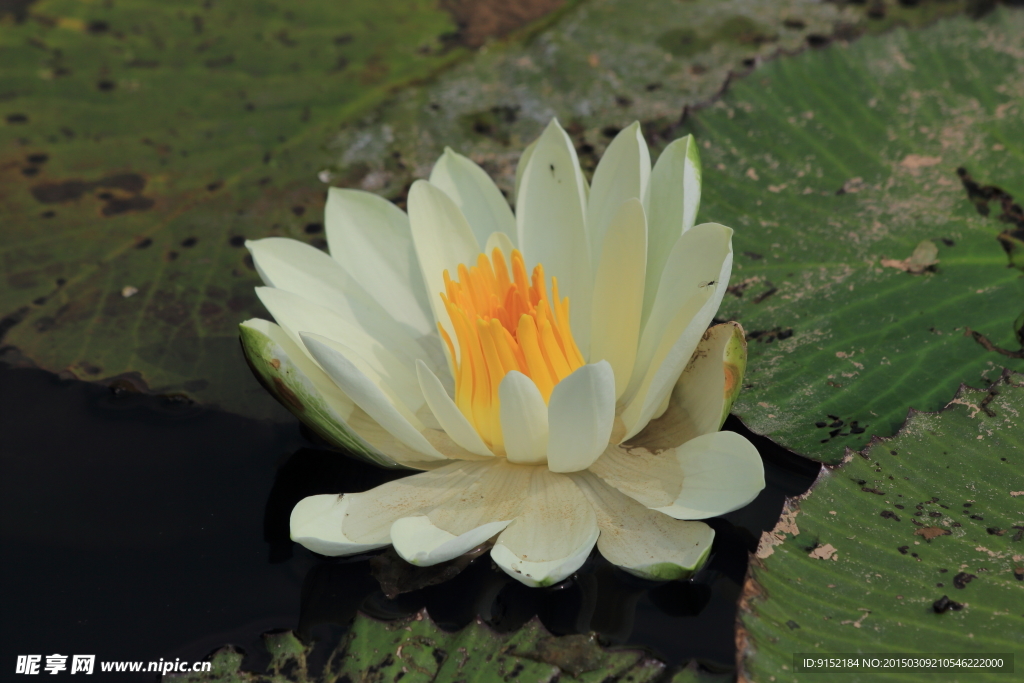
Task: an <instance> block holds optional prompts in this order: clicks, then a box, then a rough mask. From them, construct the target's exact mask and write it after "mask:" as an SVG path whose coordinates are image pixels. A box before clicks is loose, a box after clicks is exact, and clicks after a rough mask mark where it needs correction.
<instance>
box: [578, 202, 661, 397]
mask: <svg viewBox="0 0 1024 683" xmlns="http://www.w3.org/2000/svg"><path fill="white" fill-rule="evenodd" d="M646 259H647V225H646V219H645V218H644V208H643V206H642V205H641V204H640V200H638V199H636V198H630V199H627V200H626V201H625V202H623V203H622V204H621V205H620V206H619V208H618V211H617V212H616V214H615V217H614V218H613V219H612V221H611V223H610V224H609V226H608V232H607V234H606V235H605V239H604V246H603V248H602V250H601V257H600V259H599V260H598V261H597V276H596V277H595V278H594V298H593V302H594V303H593V308H592V311H593V314H592V318H591V321H592V322H591V330H592V332H591V335H590V362H591V363H595V362H597V361H599V360H606V361H608V363H609V364H611V366H612V370H613V371H614V372H615V399H616V400H618V399H619V398H620V397H621V396H622V394H624V393H625V391H626V387H627V385H628V384H629V378H630V376H631V375H632V373H633V363H634V362H635V361H636V348H637V343H638V341H639V339H640V307H641V305H642V304H643V300H644V272H645V271H644V267H645V263H646Z"/></svg>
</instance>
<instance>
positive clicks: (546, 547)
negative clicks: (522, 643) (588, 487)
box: [491, 467, 599, 586]
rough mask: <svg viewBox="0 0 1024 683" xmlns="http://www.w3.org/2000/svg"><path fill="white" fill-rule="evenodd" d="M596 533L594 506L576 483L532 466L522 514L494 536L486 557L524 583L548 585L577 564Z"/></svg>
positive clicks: (584, 559)
mask: <svg viewBox="0 0 1024 683" xmlns="http://www.w3.org/2000/svg"><path fill="white" fill-rule="evenodd" d="M598 534H599V531H598V528H597V518H596V516H595V514H594V508H593V506H591V505H590V503H589V502H587V499H586V498H585V497H584V496H583V494H582V493H581V492H580V490H579V488H578V487H577V486H576V484H575V483H573V481H572V480H571V479H569V478H568V477H567V476H565V475H561V474H555V473H554V472H550V471H549V470H548V469H547V468H546V467H535V468H533V472H532V477H531V480H530V489H529V493H528V494H527V497H526V501H525V503H524V511H523V514H522V515H521V516H520V517H518V518H517V519H516V520H515V522H513V523H512V524H510V525H509V527H508V528H507V529H505V530H504V531H502V532H501V535H500V536H498V542H497V543H496V544H495V545H494V548H493V549H491V559H493V560H494V562H495V564H497V565H498V566H499V567H501V568H502V569H503V570H504V571H505V572H506V573H507V574H508V575H509V576H511V577H513V578H514V579H517V580H518V581H520V582H522V583H524V584H526V585H527V586H550V585H551V584H554V583H558V582H559V581H561V580H562V579H564V578H566V577H567V576H569V575H570V574H572V573H573V572H574V571H576V570H577V569H579V568H580V566H582V565H583V563H584V562H585V561H586V559H587V556H588V555H590V551H591V550H592V549H593V547H594V544H595V543H596V542H597V537H598Z"/></svg>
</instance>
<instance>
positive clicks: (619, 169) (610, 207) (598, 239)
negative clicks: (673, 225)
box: [587, 121, 651, 263]
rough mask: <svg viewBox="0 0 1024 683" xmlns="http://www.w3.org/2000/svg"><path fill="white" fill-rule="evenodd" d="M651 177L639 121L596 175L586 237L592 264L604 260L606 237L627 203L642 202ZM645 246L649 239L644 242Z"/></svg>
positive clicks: (613, 146) (619, 140)
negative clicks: (623, 204) (610, 226)
mask: <svg viewBox="0 0 1024 683" xmlns="http://www.w3.org/2000/svg"><path fill="white" fill-rule="evenodd" d="M650 175H651V155H650V152H649V151H648V150H647V142H646V141H645V140H644V135H643V132H642V131H641V130H640V122H639V121H636V122H634V123H632V124H630V125H628V126H626V127H625V128H623V129H622V130H621V131H619V134H618V135H616V136H615V139H614V140H612V142H611V144H610V145H608V149H606V150H605V152H604V155H603V156H602V157H601V161H600V162H599V163H598V164H597V169H596V170H595V171H594V182H593V184H592V186H591V190H592V191H591V193H590V196H589V197H588V201H587V234H588V236H589V239H590V248H591V256H592V259H593V263H597V262H598V260H599V259H600V258H601V253H602V251H603V249H604V248H603V246H602V245H603V244H604V239H605V234H606V232H607V231H608V226H609V225H610V224H611V221H612V219H613V218H614V217H615V215H616V214H617V213H618V211H619V207H620V206H621V205H622V203H623V202H624V201H626V200H627V199H637V200H638V201H639V200H643V198H644V195H645V194H646V192H647V181H648V179H649V178H650ZM645 242H646V239H645Z"/></svg>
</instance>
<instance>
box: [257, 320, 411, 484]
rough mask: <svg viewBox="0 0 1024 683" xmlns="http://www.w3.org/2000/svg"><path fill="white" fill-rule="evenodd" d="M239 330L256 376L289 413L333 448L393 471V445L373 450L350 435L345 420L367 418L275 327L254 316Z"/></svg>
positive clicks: (352, 432)
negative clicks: (358, 417)
mask: <svg viewBox="0 0 1024 683" xmlns="http://www.w3.org/2000/svg"><path fill="white" fill-rule="evenodd" d="M239 331H240V333H241V338H242V349H243V350H244V351H245V356H246V358H248V360H249V365H250V366H251V367H252V369H253V371H254V372H255V373H256V376H257V377H258V378H259V379H260V380H261V383H262V384H263V385H264V386H265V387H267V389H268V390H269V391H271V392H272V393H273V394H274V395H275V396H276V397H277V400H278V401H280V402H281V404H282V405H283V406H284V407H286V408H287V409H288V410H290V411H291V412H292V414H294V415H295V416H296V417H297V418H299V419H300V420H302V422H304V423H305V424H306V425H308V426H309V427H310V428H311V429H313V431H315V432H316V433H318V434H320V435H321V436H322V437H324V438H325V439H327V440H328V441H329V442H331V443H333V444H334V445H336V446H339V447H341V448H344V449H346V450H348V451H350V452H352V453H354V454H355V455H358V456H360V457H362V458H365V459H366V460H369V461H370V462H373V463H376V464H378V465H382V466H384V467H399V464H398V463H396V461H395V459H392V458H393V457H394V458H396V459H399V461H400V460H401V458H400V456H399V455H397V454H396V453H395V451H396V449H395V448H394V447H393V446H394V444H392V443H390V441H389V442H387V443H384V444H379V445H378V446H374V445H371V443H368V442H367V441H366V440H365V436H364V435H363V434H360V433H358V432H356V431H355V428H354V427H352V426H351V424H350V421H352V420H353V418H356V417H357V415H359V414H362V415H363V416H364V419H363V420H361V421H362V422H366V421H368V420H369V417H368V416H365V413H363V411H362V410H360V409H359V408H357V407H356V405H355V403H353V402H352V399H350V398H349V397H348V396H346V395H345V394H344V392H342V391H341V389H339V388H338V385H337V384H335V383H334V382H333V381H331V378H330V377H328V376H327V374H326V373H325V372H324V371H323V370H321V369H320V367H319V366H318V365H317V364H316V363H314V362H313V359H312V358H310V357H309V356H308V355H307V354H306V352H305V351H304V350H303V349H302V348H300V347H299V345H298V344H296V343H295V342H294V341H292V339H291V337H289V336H288V335H287V333H285V331H284V330H283V329H281V327H279V326H278V325H276V324H274V323H272V322H269V321H266V320H259V319H255V318H254V319H252V320H247V321H245V322H244V323H242V324H241V325H239ZM399 445H400V444H399ZM380 446H383V448H381V447H380ZM403 450H406V449H403ZM385 453H387V455H385Z"/></svg>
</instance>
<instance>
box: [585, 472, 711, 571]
mask: <svg viewBox="0 0 1024 683" xmlns="http://www.w3.org/2000/svg"><path fill="white" fill-rule="evenodd" d="M573 479H575V480H576V483H577V484H578V485H579V487H580V490H581V491H583V493H584V495H586V496H587V499H588V500H589V501H590V503H591V504H592V505H593V506H594V511H595V513H596V515H597V526H598V528H600V530H601V537H600V538H598V540H597V549H598V551H600V553H601V554H602V555H603V556H604V557H605V559H606V560H608V561H609V562H611V563H612V564H615V565H618V566H619V567H621V568H623V569H625V570H626V571H627V572H629V573H630V574H634V575H636V576H640V577H642V578H645V579H653V580H656V581H671V580H676V579H685V578H688V577H689V576H690V575H692V574H693V573H694V571H696V570H697V569H699V568H700V567H701V565H703V564H704V562H705V561H706V560H707V557H708V555H709V553H710V552H711V544H712V541H714V538H715V531H714V529H712V528H711V527H709V526H708V525H707V524H704V523H703V522H688V521H682V520H678V519H672V518H671V517H669V516H668V515H666V514H664V513H661V512H657V511H655V510H651V509H649V508H646V507H644V506H643V505H641V504H640V503H638V502H637V501H635V500H633V499H632V498H630V497H629V496H627V495H625V494H623V493H621V492H620V491H618V490H616V489H615V488H613V487H611V486H609V485H608V484H606V483H604V482H603V481H601V479H599V478H598V477H596V476H594V475H593V474H592V473H590V472H580V473H579V474H577V475H573Z"/></svg>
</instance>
